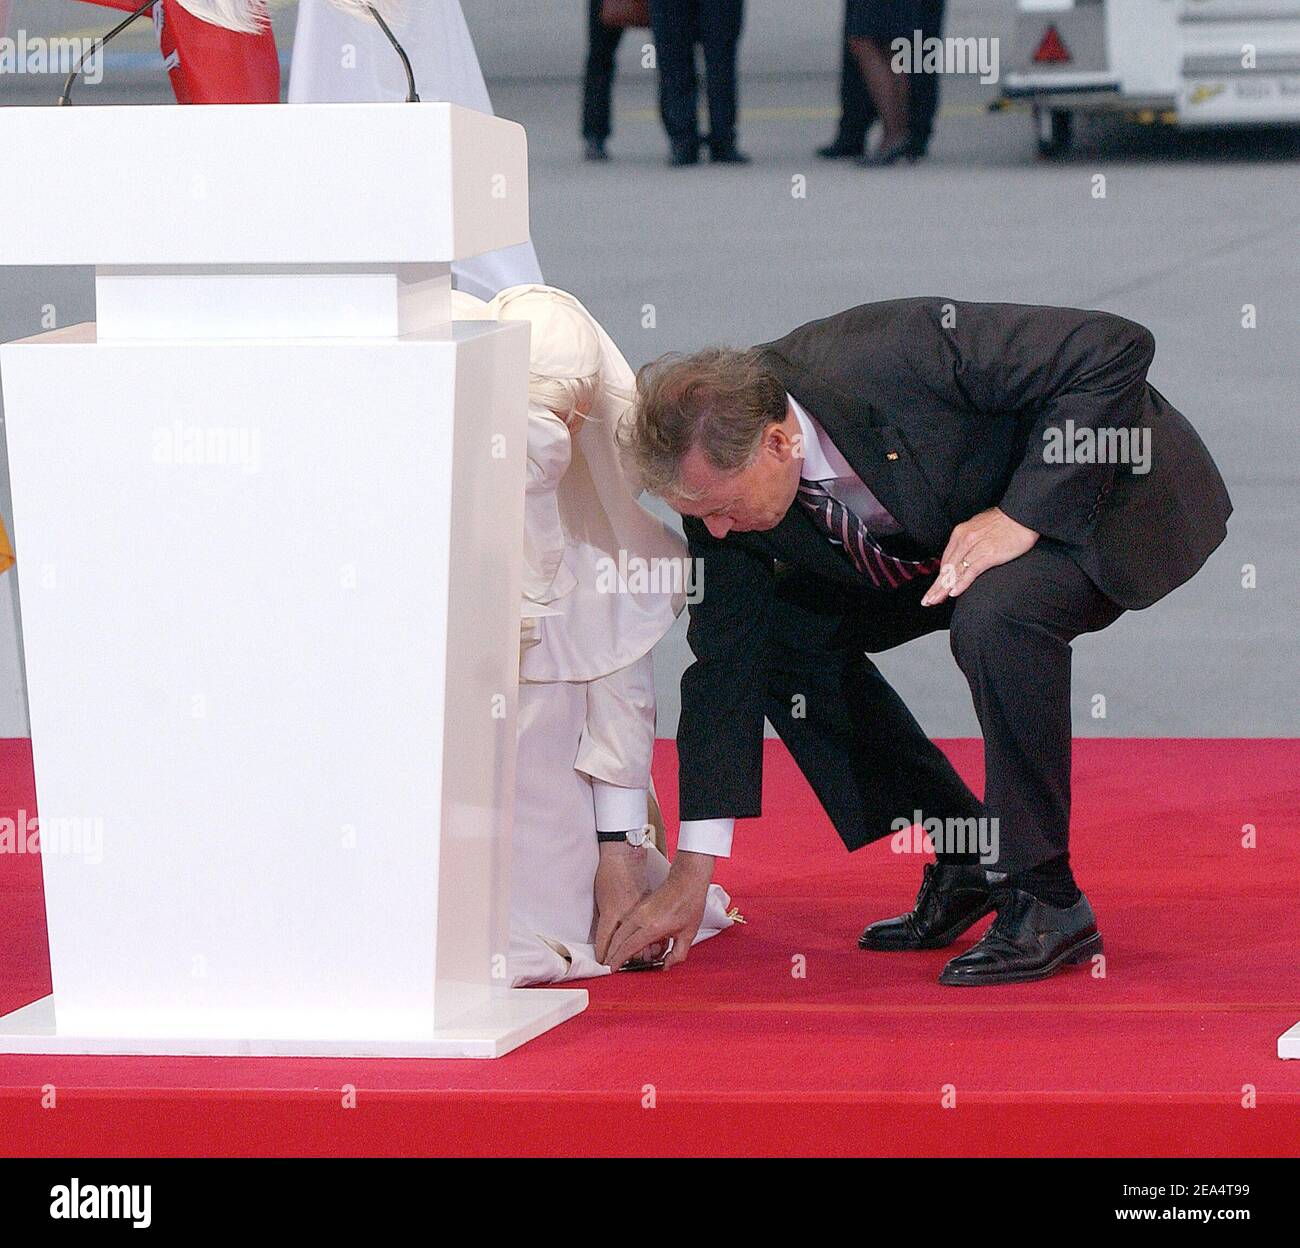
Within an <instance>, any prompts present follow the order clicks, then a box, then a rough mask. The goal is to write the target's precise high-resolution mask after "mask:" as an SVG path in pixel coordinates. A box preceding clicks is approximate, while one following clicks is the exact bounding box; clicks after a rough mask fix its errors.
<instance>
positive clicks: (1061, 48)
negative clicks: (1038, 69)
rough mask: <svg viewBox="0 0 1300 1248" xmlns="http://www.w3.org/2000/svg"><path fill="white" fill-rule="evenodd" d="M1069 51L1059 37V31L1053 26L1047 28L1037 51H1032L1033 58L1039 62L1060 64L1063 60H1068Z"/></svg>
mask: <svg viewBox="0 0 1300 1248" xmlns="http://www.w3.org/2000/svg"><path fill="white" fill-rule="evenodd" d="M1070 59H1071V57H1070V51H1069V49H1068V48H1067V47H1066V46H1065V43H1064V42H1063V41H1062V39H1061V35H1060V32H1059V31H1058V30H1057V29H1056V27H1055V26H1049V27H1048V28H1047V34H1045V35H1044V36H1043V41H1042V43H1040V44H1039V45H1038V51H1037V52H1035V53H1034V60H1035V61H1036V62H1037V63H1038V64H1040V65H1044V64H1060V63H1061V62H1063V61H1068V60H1070Z"/></svg>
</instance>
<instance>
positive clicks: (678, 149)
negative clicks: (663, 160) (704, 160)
mask: <svg viewBox="0 0 1300 1248" xmlns="http://www.w3.org/2000/svg"><path fill="white" fill-rule="evenodd" d="M668 163H669V164H670V165H674V166H681V165H698V164H699V163H700V145H699V144H698V143H674V144H673V145H672V147H671V148H670V149H669V151H668Z"/></svg>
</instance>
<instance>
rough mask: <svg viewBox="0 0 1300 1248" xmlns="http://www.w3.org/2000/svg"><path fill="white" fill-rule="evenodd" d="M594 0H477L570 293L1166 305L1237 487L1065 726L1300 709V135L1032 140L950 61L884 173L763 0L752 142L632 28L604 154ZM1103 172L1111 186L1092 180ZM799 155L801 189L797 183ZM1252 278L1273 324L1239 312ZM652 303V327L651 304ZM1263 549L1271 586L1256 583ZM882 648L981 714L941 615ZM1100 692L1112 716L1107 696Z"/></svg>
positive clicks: (931, 710) (725, 324) (607, 305)
mask: <svg viewBox="0 0 1300 1248" xmlns="http://www.w3.org/2000/svg"><path fill="white" fill-rule="evenodd" d="M24 4H28V7H31V5H30V3H29V0H19V4H18V5H17V6H16V7H17V8H18V9H20V10H21V8H22V7H23V5H24ZM71 7H72V8H74V9H78V10H80V9H82V8H83V6H80V5H73V6H71ZM281 7H283V6H281ZM581 7H582V6H580V5H579V4H578V3H577V0H573V3H572V4H569V5H565V6H559V5H556V4H538V5H533V6H526V5H523V4H520V3H499V2H498V0H492V3H491V4H489V3H488V0H466V4H465V9H466V13H467V16H468V17H469V20H470V24H471V27H472V28H473V29H474V32H475V36H476V39H477V41H478V44H479V50H480V56H481V59H482V61H483V64H484V66H485V69H486V71H487V73H488V77H489V85H490V87H491V88H492V94H493V100H494V103H495V106H496V108H497V111H498V112H499V113H501V114H502V115H504V116H508V117H512V118H514V119H516V120H518V121H521V122H523V123H524V124H525V125H526V126H527V128H528V132H529V140H530V153H531V179H532V210H533V236H534V239H535V242H536V245H537V250H538V254H539V256H540V259H541V263H542V266H543V269H544V271H545V273H546V276H547V279H548V280H549V281H552V282H554V283H555V284H557V285H560V286H565V287H568V288H570V289H572V290H573V291H574V292H575V293H577V294H578V295H580V296H581V298H582V299H583V300H584V301H585V302H586V303H587V305H588V307H590V308H591V310H592V311H593V312H594V313H595V314H596V315H597V316H599V317H600V318H601V320H602V321H603V322H604V324H605V325H606V327H607V328H608V329H609V331H610V333H611V334H612V335H613V336H614V338H615V340H616V341H618V342H619V343H620V345H621V346H622V347H623V349H624V351H625V352H626V354H627V355H628V357H629V359H630V360H631V361H632V362H633V363H634V364H639V363H641V362H644V361H645V360H648V359H651V358H653V357H654V356H656V355H658V354H660V353H661V352H663V351H667V350H674V349H682V348H691V347H694V346H696V345H699V344H702V343H705V342H711V341H726V342H733V343H747V342H757V341H762V340H765V339H767V338H770V337H773V336H775V335H778V334H780V333H782V332H784V331H785V330H787V329H789V328H791V327H793V326H795V325H797V324H799V323H800V322H802V321H804V320H807V319H809V318H812V317H817V316H821V315H825V314H826V313H828V312H831V311H835V310H837V309H840V308H843V307H847V306H850V305H852V304H854V303H858V302H862V301H865V300H871V299H881V298H888V297H892V296H897V295H905V294H941V295H947V296H951V297H954V298H960V299H981V300H1017V301H1024V302H1031V303H1059V304H1070V305H1074V306H1080V307H1096V308H1105V309H1108V310H1111V311H1114V312H1118V313H1121V314H1123V315H1125V316H1129V317H1132V318H1133V319H1135V320H1138V321H1140V322H1142V323H1144V324H1146V325H1148V326H1150V328H1151V329H1152V330H1153V332H1154V333H1155V336H1156V341H1157V355H1156V360H1155V364H1154V367H1153V369H1152V379H1153V381H1154V382H1155V383H1156V384H1157V385H1158V386H1159V387H1160V388H1161V390H1162V391H1163V392H1164V393H1165V394H1166V395H1167V396H1168V397H1169V399H1170V400H1171V401H1172V402H1173V403H1175V404H1176V405H1177V406H1178V407H1180V408H1181V409H1182V410H1183V411H1184V412H1185V413H1186V415H1187V416H1188V417H1189V418H1190V419H1191V420H1192V422H1193V423H1194V424H1195V425H1196V427H1197V428H1198V429H1199V430H1200V432H1201V434H1202V436H1203V437H1204V439H1205V441H1206V442H1207V443H1208V445H1209V446H1210V448H1211V450H1212V451H1213V452H1214V454H1215V456H1216V458H1217V459H1218V462H1219V464H1220V466H1221V467H1222V469H1223V471H1224V474H1225V476H1226V478H1227V480H1228V483H1229V488H1230V489H1231V491H1232V494H1233V498H1234V501H1235V504H1236V508H1237V511H1236V515H1235V516H1234V519H1233V521H1232V524H1231V527H1230V532H1229V537H1228V540H1227V542H1226V543H1225V545H1224V546H1223V547H1222V548H1221V549H1220V550H1219V551H1218V552H1217V553H1216V555H1215V556H1214V557H1213V558H1212V559H1211V561H1210V563H1209V564H1208V565H1207V567H1206V568H1205V569H1204V570H1203V571H1202V573H1201V574H1200V575H1199V576H1198V577H1197V578H1196V579H1195V580H1193V581H1192V582H1191V583H1190V584H1189V585H1187V586H1185V587H1184V588H1182V589H1181V590H1179V591H1178V592H1176V593H1175V594H1174V595H1172V596H1171V597H1170V598H1168V599H1167V600H1165V601H1164V602H1162V603H1160V604H1158V605H1157V606H1155V607H1154V608H1152V609H1150V610H1148V611H1144V612H1139V613H1133V614H1129V615H1127V616H1125V617H1123V618H1122V619H1121V620H1120V621H1119V622H1118V623H1117V624H1116V625H1114V626H1113V627H1112V628H1110V629H1108V630H1106V631H1105V632H1104V633H1102V634H1100V635H1097V636H1093V637H1086V638H1083V639H1081V640H1080V641H1079V643H1078V644H1077V646H1076V654H1077V658H1076V664H1075V689H1076V693H1075V702H1076V732H1077V733H1078V734H1080V735H1102V736H1112V735H1113V736H1121V737H1123V736H1157V735H1171V736H1237V735H1241V736H1279V735H1280V736H1292V735H1294V734H1295V728H1296V706H1297V697H1296V694H1297V681H1296V673H1297V671H1298V670H1300V662H1298V659H1300V653H1298V651H1300V647H1298V646H1297V628H1296V619H1297V610H1298V608H1300V602H1298V601H1297V599H1298V597H1300V596H1298V595H1297V589H1296V577H1295V568H1296V561H1297V551H1296V515H1297V512H1296V497H1297V475H1298V474H1297V464H1296V448H1297V442H1298V439H1297V437H1296V432H1295V429H1296V419H1297V413H1296V396H1297V392H1298V391H1300V385H1298V381H1300V362H1298V361H1300V350H1298V349H1297V348H1300V332H1298V329H1297V313H1296V308H1297V305H1298V303H1300V252H1298V249H1297V227H1298V226H1300V206H1297V202H1296V197H1295V184H1296V166H1295V158H1296V154H1297V146H1296V142H1295V139H1294V137H1293V136H1286V135H1279V134H1275V133H1267V132H1253V133H1242V134H1234V135H1225V136H1218V137H1216V136H1192V135H1180V134H1175V133H1169V132H1165V131H1159V130H1153V129H1150V128H1144V127H1139V126H1130V125H1125V124H1121V123H1114V122H1112V123H1107V124H1104V125H1101V124H1099V125H1097V126H1095V127H1090V128H1088V130H1087V131H1086V132H1085V133H1084V134H1083V135H1082V136H1081V141H1080V143H1079V145H1078V147H1077V149H1076V151H1075V153H1074V154H1073V155H1072V156H1071V157H1070V158H1068V159H1066V160H1064V161H1061V162H1059V163H1042V162H1039V161H1038V160H1037V159H1036V158H1035V157H1034V155H1033V151H1032V148H1033V145H1032V142H1031V138H1030V133H1029V122H1028V119H1027V118H1026V117H1025V116H1023V115H1015V114H1010V115H989V114H987V113H986V112H985V110H984V104H985V102H986V101H987V100H988V98H990V96H991V95H992V93H993V92H994V90H995V88H992V87H982V86H980V85H979V84H978V83H977V82H973V81H971V80H959V81H953V82H948V83H946V84H945V91H944V103H945V108H944V112H943V115H942V116H941V119H940V124H939V130H938V136H937V139H936V142H935V144H934V148H933V154H932V157H931V159H930V160H928V161H927V162H925V163H923V164H921V165H918V166H916V167H912V168H904V169H899V170H886V171H871V172H868V171H863V170H859V169H856V168H853V167H842V166H838V165H835V166H828V165H826V164H824V163H822V162H820V161H818V160H816V159H815V158H814V157H813V155H812V149H813V148H814V147H815V146H816V145H817V144H818V143H820V142H823V141H825V140H826V139H827V138H829V136H830V133H831V130H832V127H833V118H834V109H833V107H832V106H833V103H834V99H835V79H834V76H833V74H832V73H831V72H830V71H831V69H832V68H833V65H834V62H835V39H836V37H837V31H838V22H839V8H838V4H835V3H831V2H830V0H817V2H816V3H809V4H804V5H801V6H799V11H800V14H801V17H800V18H799V19H798V22H797V26H796V25H795V24H794V20H793V19H789V18H784V19H783V18H782V17H781V14H782V12H788V6H787V4H786V3H785V0H782V3H781V5H780V6H779V8H778V6H777V5H776V4H775V3H774V2H773V0H768V2H767V3H757V2H755V3H753V4H752V6H751V18H750V23H749V27H748V31H747V42H746V56H745V65H746V67H747V71H748V72H747V75H746V78H745V80H744V82H743V94H742V104H743V110H744V111H743V114H742V120H741V127H742V135H741V139H742V145H743V146H744V147H746V148H747V149H748V150H749V151H750V152H751V153H752V154H753V156H754V158H755V160H754V163H753V165H751V166H749V167H747V168H726V167H722V168H714V167H710V166H707V165H705V166H701V167H699V168H695V169H685V170H669V169H667V168H665V167H664V164H663V154H664V140H663V137H662V133H661V131H660V128H659V125H658V121H657V117H656V114H655V111H654V83H653V76H652V74H651V73H649V72H647V71H644V70H641V69H640V67H639V65H638V64H637V61H636V57H635V46H633V45H632V43H631V41H630V40H629V41H625V42H627V43H628V44H629V46H628V47H627V48H625V53H626V55H625V56H624V57H623V58H622V60H621V71H622V72H621V77H620V81H619V82H618V84H617V91H616V102H617V113H616V133H615V136H614V138H613V140H612V142H611V152H612V153H613V155H614V160H613V161H611V162H610V163H609V164H608V165H605V166H593V165H587V164H585V163H583V162H582V161H581V160H580V158H579V155H580V152H579V144H578V139H577V114H578V84H577V82H576V80H575V79H574V77H573V75H574V72H575V67H576V66H577V64H578V62H579V59H580V55H581V41H582V37H581V19H580V9H581ZM951 11H952V13H953V14H954V23H955V24H956V27H959V28H960V30H961V33H972V34H983V33H998V32H999V31H1000V30H1002V29H1003V28H1004V27H1005V24H1006V20H1007V14H1008V12H1009V5H1005V4H999V3H995V2H993V0H967V2H966V3H965V4H961V3H956V4H954V5H953V6H952V10H951ZM575 13H576V16H575ZM548 15H549V17H548ZM283 18H284V14H283V13H282V14H281V20H282V22H283ZM782 20H784V21H785V22H786V23H787V26H788V28H789V32H790V34H789V38H788V39H787V38H783V35H782V29H783V28H782V25H781V21H782ZM954 23H950V30H952V29H954V28H955V26H954ZM566 73H567V74H568V77H567V78H566V77H564V76H563V75H565V74H566ZM39 85H40V86H48V84H44V83H42V84H39ZM35 90H36V84H34V83H32V82H26V83H20V84H18V85H17V86H15V84H14V82H13V80H11V81H10V82H8V83H5V82H4V81H3V80H0V92H4V93H5V94H4V95H2V96H0V98H2V99H4V101H5V102H12V103H20V102H34V98H35V97H34V95H33V92H34V91H35ZM94 92H95V93H94V95H93V96H92V97H91V101H92V102H93V100H94V99H98V100H101V101H107V100H109V99H120V100H127V99H130V100H138V101H141V102H143V101H146V100H159V101H161V100H165V99H166V98H167V93H166V88H165V86H163V85H162V84H161V83H158V82H153V81H151V80H149V79H148V78H147V77H144V76H142V75H140V74H138V73H133V74H132V75H131V78H130V81H129V82H120V83H117V84H113V83H111V82H110V83H106V84H105V85H104V86H103V87H99V88H95V89H94ZM42 156H43V154H38V153H23V154H10V153H6V154H5V161H6V165H7V166H8V168H7V171H6V174H5V176H32V174H33V173H34V172H35V171H36V170H38V167H39V160H40V159H41V158H42ZM1099 175H1100V176H1104V179H1105V196H1104V198H1098V197H1097V196H1096V195H1095V193H1094V187H1095V185H1096V183H1095V179H1096V178H1097V177H1098V176H1099ZM798 179H803V180H804V185H805V187H806V194H805V195H803V196H801V197H800V196H797V195H795V194H793V193H792V188H795V187H796V186H797V185H798V182H797V181H796V180H798ZM0 228H2V223H0ZM46 304H54V305H55V306H56V307H57V308H58V309H59V316H60V323H67V322H69V321H75V320H81V319H87V318H89V317H90V316H92V315H93V299H92V294H91V287H90V277H89V273H88V272H86V271H77V272H62V273H60V272H55V271H44V270H42V271H33V270H21V271H16V272H12V271H11V272H4V273H0V340H3V339H8V338H12V337H17V336H19V335H20V334H25V333H30V332H33V331H34V330H35V329H36V328H37V327H38V318H39V316H40V309H41V308H42V306H44V305H46ZM1248 304H1249V305H1252V306H1253V307H1254V308H1255V309H1257V317H1258V327H1257V328H1253V329H1246V328H1243V327H1242V316H1243V307H1244V306H1245V305H1248ZM648 305H650V306H652V307H653V311H654V327H653V328H644V327H643V323H644V321H645V319H646V316H645V311H646V308H647V306H648ZM1248 569H1253V570H1254V577H1255V587H1254V588H1246V587H1244V585H1243V581H1244V579H1246V578H1247V577H1248ZM686 661H687V650H686V646H685V641H684V636H683V629H682V627H681V626H680V624H679V627H678V628H677V630H676V631H675V632H674V633H673V634H671V635H670V636H669V637H668V638H667V639H666V640H665V642H664V643H663V645H662V646H661V647H660V650H659V652H658V654H657V662H658V674H659V686H660V707H661V710H660V734H661V735H671V733H672V731H673V728H674V725H675V721H676V712H677V693H676V684H677V678H678V676H679V675H680V672H681V670H682V667H683V666H684V664H685V663H686ZM880 666H881V668H882V670H884V671H885V672H886V674H887V675H888V676H889V677H890V678H891V679H892V680H893V681H894V682H895V683H896V685H897V687H898V689H899V691H900V692H901V693H902V695H903V696H904V698H905V699H906V700H907V701H908V702H909V704H910V705H911V706H912V707H913V708H914V710H915V711H916V713H917V716H918V718H919V719H920V720H921V722H922V724H923V725H925V727H926V728H927V729H928V730H929V731H930V732H931V733H932V734H934V735H936V736H947V735H973V734H974V733H975V732H976V731H977V725H976V723H975V719H974V715H973V713H972V711H971V709H970V701H969V695H968V693H967V691H966V689H965V685H964V682H963V680H962V678H961V676H960V674H959V673H958V672H957V670H956V667H955V666H954V664H953V662H952V660H951V658H950V656H949V654H948V650H947V645H946V640H945V639H944V638H943V637H942V636H936V637H931V638H927V639H924V640H922V641H918V642H915V643H912V644H911V645H908V646H906V647H903V648H901V649H899V650H897V651H895V652H893V653H891V654H889V655H886V656H884V657H883V658H882V660H881V662H880ZM1099 694H1100V695H1103V696H1104V699H1105V712H1106V713H1105V717H1104V718H1098V717H1095V716H1094V711H1093V708H1094V704H1095V698H1096V695H1099Z"/></svg>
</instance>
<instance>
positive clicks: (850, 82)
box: [835, 35, 876, 148]
mask: <svg viewBox="0 0 1300 1248" xmlns="http://www.w3.org/2000/svg"><path fill="white" fill-rule="evenodd" d="M842 53H843V55H842V57H841V60H840V126H839V133H838V134H837V135H836V138H835V141H836V142H837V143H839V144H840V145H841V146H843V147H860V148H865V147H866V143H867V131H868V130H870V129H871V126H872V123H873V122H874V121H875V120H876V105H875V102H874V101H873V100H872V98H871V92H870V91H868V90H867V84H866V83H865V82H863V81H862V70H861V69H860V68H859V66H858V58H857V57H856V56H854V54H853V49H852V48H851V47H849V40H848V36H847V35H846V36H845V38H844V46H843V48H842Z"/></svg>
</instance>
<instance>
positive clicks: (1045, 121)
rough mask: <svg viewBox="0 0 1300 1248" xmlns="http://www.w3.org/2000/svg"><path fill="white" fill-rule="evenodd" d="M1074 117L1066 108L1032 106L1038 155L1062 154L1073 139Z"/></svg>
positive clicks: (1067, 149) (1066, 150) (1068, 148)
mask: <svg viewBox="0 0 1300 1248" xmlns="http://www.w3.org/2000/svg"><path fill="white" fill-rule="evenodd" d="M1073 122H1074V119H1073V117H1072V115H1071V114H1070V112H1069V110H1068V109H1064V108H1042V107H1035V108H1034V132H1035V134H1036V135H1037V136H1038V154H1039V155H1040V156H1047V157H1053V156H1064V155H1065V153H1066V152H1068V151H1069V150H1070V144H1071V143H1072V142H1073V141H1074V124H1073Z"/></svg>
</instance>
